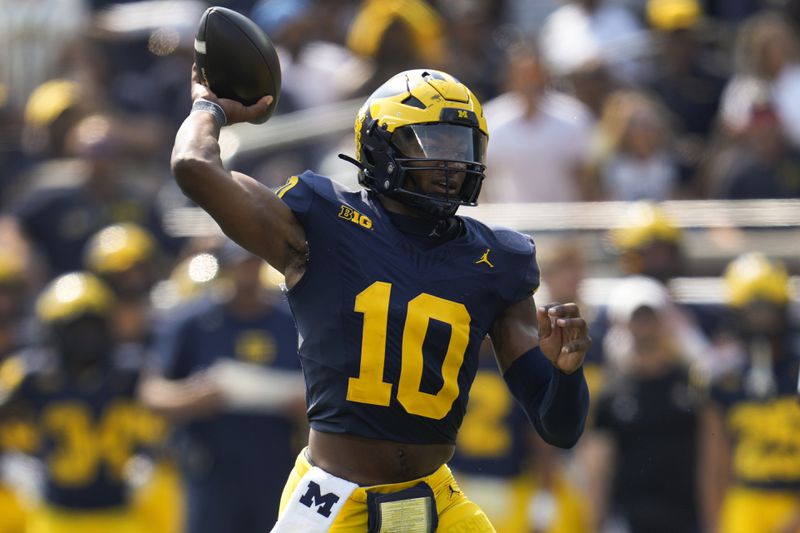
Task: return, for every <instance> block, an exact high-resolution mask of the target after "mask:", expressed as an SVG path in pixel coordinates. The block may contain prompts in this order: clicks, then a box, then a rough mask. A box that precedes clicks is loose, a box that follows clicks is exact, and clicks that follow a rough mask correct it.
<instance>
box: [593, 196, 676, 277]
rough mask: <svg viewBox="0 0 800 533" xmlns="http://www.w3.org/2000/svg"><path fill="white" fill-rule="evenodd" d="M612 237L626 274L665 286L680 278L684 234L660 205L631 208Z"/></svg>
mask: <svg viewBox="0 0 800 533" xmlns="http://www.w3.org/2000/svg"><path fill="white" fill-rule="evenodd" d="M609 237H610V239H611V242H612V244H613V245H614V247H615V248H616V249H617V250H618V251H619V252H620V254H621V259H622V263H623V269H624V270H625V271H626V274H643V275H646V276H650V277H653V278H656V279H658V280H660V281H662V282H666V281H668V280H669V279H670V278H672V277H674V276H676V275H678V274H679V271H680V269H681V264H682V256H681V244H682V242H683V232H682V231H681V230H680V228H678V227H677V226H676V225H675V224H674V223H673V222H672V221H671V220H670V219H669V218H668V217H667V216H666V214H665V213H664V211H663V210H662V209H661V208H659V207H658V206H657V205H655V204H653V203H650V202H636V203H633V204H631V206H630V207H629V208H628V210H627V211H626V213H625V214H624V216H623V220H622V222H621V224H620V226H619V227H618V228H615V229H613V230H611V231H610V233H609Z"/></svg>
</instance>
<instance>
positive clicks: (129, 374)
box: [0, 273, 160, 533]
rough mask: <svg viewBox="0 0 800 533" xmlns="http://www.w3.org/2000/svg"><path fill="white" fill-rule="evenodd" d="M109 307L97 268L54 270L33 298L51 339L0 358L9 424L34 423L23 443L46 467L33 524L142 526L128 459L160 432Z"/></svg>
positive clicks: (82, 532)
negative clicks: (140, 397) (142, 400)
mask: <svg viewBox="0 0 800 533" xmlns="http://www.w3.org/2000/svg"><path fill="white" fill-rule="evenodd" d="M113 308H114V297H113V295H112V293H111V291H110V290H109V289H108V288H107V287H106V286H105V285H104V284H103V283H102V282H101V281H100V280H99V279H98V278H96V277H95V276H93V275H91V274H88V273H70V274H66V275H64V276H61V277H59V278H57V279H55V280H54V281H52V282H51V283H50V284H48V285H47V287H45V289H44V291H43V292H42V294H41V296H40V297H39V298H38V300H37V305H36V313H37V318H38V319H39V321H40V322H41V323H42V325H43V327H44V328H45V333H46V339H47V340H46V342H43V343H42V344H41V345H40V346H35V347H31V348H29V349H27V350H25V351H23V352H22V353H20V354H19V355H16V356H14V357H12V358H10V359H8V360H7V361H6V362H5V363H4V364H3V369H2V372H3V375H4V376H5V379H4V389H3V391H2V392H3V394H2V404H1V407H0V410H1V412H2V415H3V418H4V422H3V426H4V428H5V429H6V430H8V427H9V426H10V425H12V424H17V423H22V424H29V426H30V428H31V430H30V431H29V432H28V433H27V434H28V435H29V436H30V437H29V438H27V439H25V442H24V443H19V444H18V445H19V446H20V448H22V451H25V452H28V453H32V454H35V455H37V456H38V457H40V458H41V461H42V468H43V470H44V472H43V478H44V479H43V489H42V490H43V494H42V502H41V505H39V506H38V507H37V508H36V509H35V510H34V511H33V512H32V515H31V522H30V524H29V526H28V529H27V531H28V532H32V533H73V532H74V533H91V532H97V533H101V532H108V531H118V532H123V533H126V532H136V531H141V528H140V527H139V524H137V522H136V519H135V516H134V514H133V512H132V511H131V508H130V505H129V497H130V490H129V486H128V483H127V480H126V468H127V467H128V465H129V464H130V461H131V459H133V457H134V455H135V454H136V453H137V451H139V450H140V449H142V447H143V446H144V445H146V444H148V443H149V441H151V439H155V438H158V437H159V436H160V435H159V433H158V431H157V429H158V424H153V423H152V420H151V419H150V416H149V414H148V413H147V412H146V411H145V410H144V409H142V408H141V407H140V406H139V405H138V403H137V402H136V398H135V391H136V387H137V382H138V376H139V366H138V365H139V363H140V361H141V360H142V355H141V354H140V353H135V349H134V348H132V347H130V346H128V347H126V349H125V350H120V349H118V348H117V346H115V343H114V339H113V335H112V332H111V326H110V317H111V314H112V313H113Z"/></svg>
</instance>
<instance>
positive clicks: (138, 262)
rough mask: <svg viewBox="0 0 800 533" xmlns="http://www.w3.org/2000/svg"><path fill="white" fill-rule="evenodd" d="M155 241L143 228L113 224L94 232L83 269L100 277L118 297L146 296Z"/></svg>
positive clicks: (134, 225) (153, 275)
mask: <svg viewBox="0 0 800 533" xmlns="http://www.w3.org/2000/svg"><path fill="white" fill-rule="evenodd" d="M156 250H157V247H156V241H155V239H154V238H153V236H152V235H151V234H150V232H148V231H147V230H145V229H144V228H142V227H140V226H138V225H136V224H131V223H123V224H114V225H111V226H108V227H106V228H103V229H102V230H100V231H98V232H97V233H95V234H94V235H93V236H92V237H91V239H89V242H88V243H87V244H86V248H85V250H84V266H85V267H86V268H87V269H88V270H90V271H92V272H94V273H96V274H99V275H100V276H102V277H103V278H104V279H105V280H106V281H107V282H108V283H109V284H110V285H111V287H112V288H113V289H114V292H115V293H116V294H117V295H118V296H119V297H121V298H127V297H136V296H142V295H145V294H147V292H148V291H149V290H150V287H151V286H152V285H153V283H154V282H155V273H154V272H153V269H152V265H151V264H150V263H151V262H152V261H153V260H154V259H155V256H156Z"/></svg>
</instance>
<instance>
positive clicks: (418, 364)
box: [347, 281, 470, 420]
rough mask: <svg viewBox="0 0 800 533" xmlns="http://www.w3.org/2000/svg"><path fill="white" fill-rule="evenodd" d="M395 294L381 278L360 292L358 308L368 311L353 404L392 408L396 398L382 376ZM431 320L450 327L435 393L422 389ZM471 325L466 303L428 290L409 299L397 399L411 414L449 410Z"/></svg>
mask: <svg viewBox="0 0 800 533" xmlns="http://www.w3.org/2000/svg"><path fill="white" fill-rule="evenodd" d="M391 292H392V284H391V283H386V282H383V281H376V282H375V283H373V284H372V285H370V286H369V287H367V288H366V289H364V290H363V291H361V292H360V293H359V294H358V296H356V304H355V311H356V312H357V313H362V314H363V315H364V330H363V337H362V339H363V340H362V343H361V364H360V367H359V373H358V377H357V378H349V380H348V384H347V399H348V400H349V401H351V402H360V403H368V404H372V405H381V406H389V403H390V401H391V397H392V383H388V382H386V381H384V380H383V368H384V363H385V362H386V331H387V328H388V323H389V297H390V295H391ZM430 319H435V320H439V321H441V322H444V323H445V324H448V325H449V326H450V328H451V334H450V342H449V343H448V345H447V353H446V355H445V357H444V361H443V362H442V375H441V377H442V382H443V385H442V388H441V389H440V390H439V392H437V393H436V394H430V393H427V392H423V391H421V390H420V385H421V383H422V372H423V369H424V368H425V364H424V361H423V352H422V345H423V343H424V341H425V335H426V333H427V331H428V322H429V321H430ZM469 324H470V316H469V312H468V311H467V308H466V307H465V306H464V304H461V303H458V302H453V301H450V300H445V299H443V298H439V297H437V296H433V295H431V294H427V293H422V294H420V295H418V296H417V297H415V298H413V299H412V300H411V301H410V302H408V308H407V310H406V323H405V328H404V329H403V341H402V349H401V363H400V381H399V383H398V384H397V401H398V402H400V405H402V406H403V408H404V409H405V410H406V411H407V412H408V413H410V414H412V415H419V416H424V417H427V418H433V419H436V420H440V419H442V418H444V416H445V415H447V413H448V412H449V411H450V408H451V407H452V406H453V401H454V400H455V399H456V398H458V393H459V390H458V372H459V370H460V369H461V364H462V363H463V362H464V354H465V353H466V351H467V345H468V344H469Z"/></svg>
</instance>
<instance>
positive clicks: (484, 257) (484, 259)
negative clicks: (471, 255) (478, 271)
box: [475, 248, 494, 268]
mask: <svg viewBox="0 0 800 533" xmlns="http://www.w3.org/2000/svg"><path fill="white" fill-rule="evenodd" d="M491 251H492V250H491V249H489V248H487V249H486V251H485V252H483V255H482V256H481V258H480V259H478V260H477V261H475V264H476V265H479V264H481V263H486V264H487V265H489V267H490V268H494V265H493V264H492V262H491V261H489V252H491Z"/></svg>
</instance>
